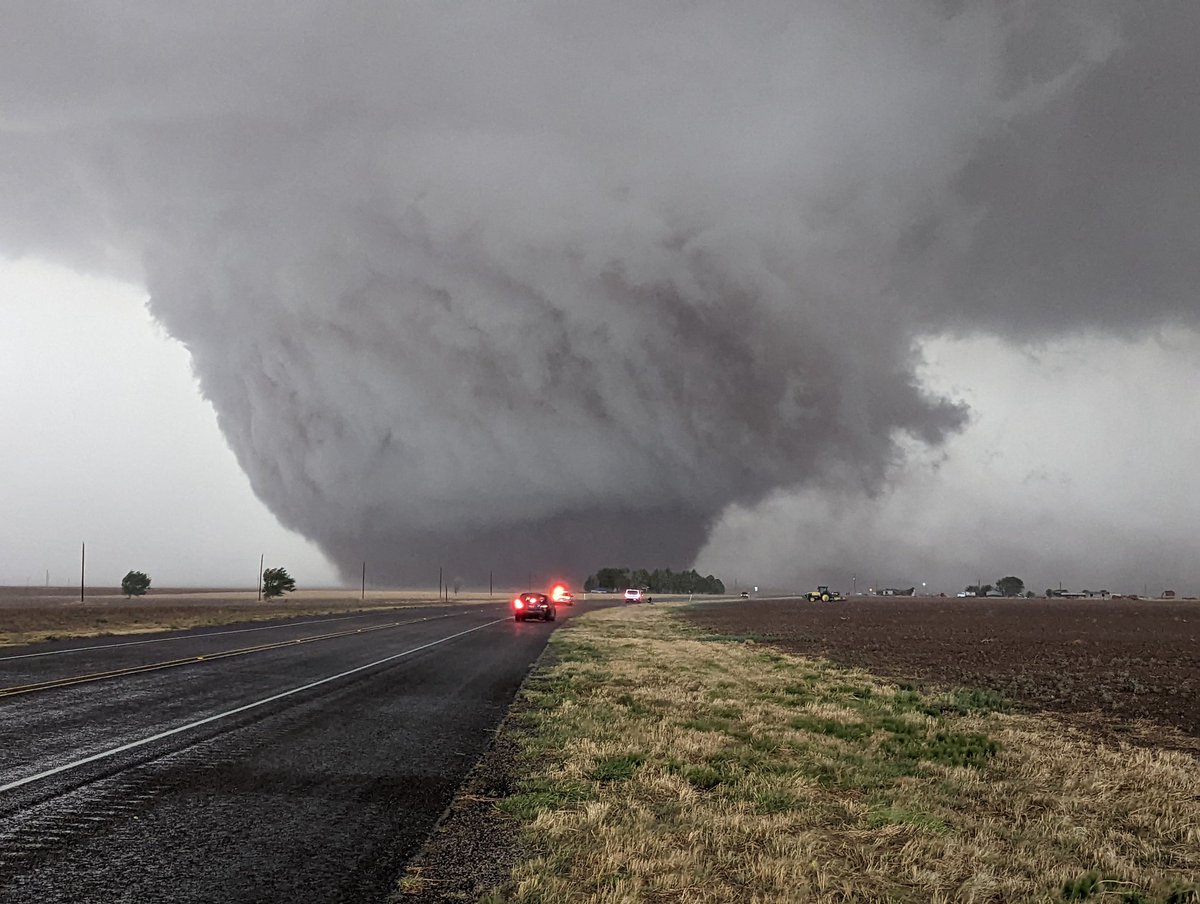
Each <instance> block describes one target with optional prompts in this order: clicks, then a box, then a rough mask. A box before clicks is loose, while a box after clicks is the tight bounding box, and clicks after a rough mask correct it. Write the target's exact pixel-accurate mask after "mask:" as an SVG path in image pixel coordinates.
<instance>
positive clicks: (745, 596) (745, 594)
mask: <svg viewBox="0 0 1200 904" xmlns="http://www.w3.org/2000/svg"><path fill="white" fill-rule="evenodd" d="M742 599H744V600H748V599H750V591H748V590H743V591H742Z"/></svg>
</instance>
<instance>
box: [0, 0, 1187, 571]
mask: <svg viewBox="0 0 1200 904" xmlns="http://www.w3.org/2000/svg"><path fill="white" fill-rule="evenodd" d="M1179 9H1181V7H1176V6H1162V7H1158V6H1150V5H1146V6H1138V7H1133V8H1131V11H1130V12H1129V13H1127V15H1126V17H1125V18H1124V19H1122V18H1119V17H1118V16H1116V15H1115V14H1113V13H1112V12H1111V11H1110V10H1108V9H1106V8H1105V7H1104V6H1102V5H1099V4H1092V3H1076V4H1070V3H1054V4H1049V3H1047V4H1014V5H1005V6H1001V5H997V4H983V3H979V4H974V3H964V4H949V5H947V4H936V3H926V2H918V0H913V2H908V3H900V2H888V3H877V4H853V5H851V4H837V5H834V4H827V3H818V2H812V3H795V2H792V0H789V2H782V0H780V2H768V0H761V2H747V3H740V4H736V5H728V4H718V3H661V4H653V3H651V4H648V3H643V2H637V3H634V2H625V3H610V4H583V3H520V4H498V3H493V2H487V3H483V2H476V3H463V2H450V3H446V2H440V3H427V4H405V5H396V4H391V3H346V4H336V5H334V4H322V3H288V4H244V3H203V4H184V5H179V4H172V5H163V4H158V3H152V2H144V3H125V4H122V5H121V6H120V7H119V10H118V8H115V7H113V6H111V5H105V4H74V3H37V4H26V5H24V6H22V5H19V4H18V5H13V4H9V5H8V6H7V7H6V8H5V11H4V12H3V13H2V14H0V16H2V17H3V18H2V20H0V195H2V196H3V198H4V199H5V200H4V202H3V204H2V205H0V250H2V251H4V252H6V253H8V254H11V255H20V254H36V255H43V256H49V257H52V258H55V259H59V260H63V261H66V262H68V263H71V264H74V265H76V266H80V267H84V268H90V269H97V270H104V271H107V272H112V273H117V274H120V275H125V276H135V277H136V278H138V279H141V280H144V281H145V283H146V285H147V286H148V287H149V290H150V292H151V296H152V301H151V306H152V310H153V311H154V313H155V315H156V316H157V317H158V318H159V319H160V320H161V321H162V322H163V323H164V324H165V325H166V327H167V328H168V329H169V330H170V331H171V333H172V334H173V335H174V336H176V337H178V338H179V339H181V340H182V341H183V342H185V343H186V344H187V346H188V348H189V349H190V351H191V353H192V355H193V360H194V365H195V368H196V372H197V374H198V376H199V378H200V382H201V386H202V389H203V391H204V393H205V395H206V396H207V397H208V398H210V399H211V400H212V401H213V403H214V406H215V407H216V409H217V412H218V415H219V418H220V423H221V426H222V429H223V430H224V432H225V434H226V436H227V437H228V439H229V441H230V444H231V446H232V447H233V449H234V451H235V452H236V454H237V455H238V458H239V460H240V462H241V463H242V466H243V467H244V468H245V469H246V471H247V473H248V474H249V475H250V478H251V480H252V483H253V486H254V488H255V490H256V492H257V493H258V494H259V495H260V496H261V497H262V498H263V499H264V500H265V501H266V502H267V504H268V505H269V506H270V507H271V508H272V510H273V511H274V512H275V513H276V514H277V515H278V516H279V517H280V519H281V520H282V521H283V522H284V523H285V524H286V525H288V526H290V527H293V528H295V529H297V530H299V531H300V532H302V533H304V534H305V535H306V536H309V537H311V538H313V539H315V540H316V541H318V542H319V543H320V544H321V546H322V547H323V548H324V549H325V550H326V551H327V552H329V553H330V554H331V556H332V557H333V558H334V559H335V560H336V561H338V562H339V563H340V564H341V565H342V566H343V567H347V568H350V569H352V563H356V562H357V561H359V560H360V559H362V558H367V559H370V560H371V561H373V562H384V561H388V562H392V563H394V565H393V568H394V571H393V574H392V577H398V578H401V579H403V578H406V577H411V576H412V575H413V571H412V569H413V568H415V567H418V566H419V565H421V564H422V563H425V564H427V563H428V562H429V561H431V560H432V559H433V558H434V557H437V559H438V560H439V561H446V562H448V563H451V565H452V568H454V569H455V570H456V571H458V572H460V573H464V574H467V573H470V572H472V570H474V571H475V572H476V573H479V572H481V571H485V570H488V569H491V568H496V569H497V570H503V569H511V571H512V572H513V573H523V572H524V569H525V567H526V566H525V563H526V562H527V561H529V560H530V559H535V560H537V561H538V562H539V563H544V564H545V565H546V566H547V567H562V568H567V569H576V570H578V571H583V570H585V569H591V568H594V567H595V566H596V565H598V564H603V563H605V562H609V561H625V560H632V559H636V560H637V561H642V562H646V563H660V562H675V563H679V564H684V563H685V562H686V560H687V559H688V558H689V557H690V556H691V555H692V554H693V553H694V551H695V550H696V549H697V548H698V545H699V543H700V542H701V541H702V539H703V536H704V532H705V529H706V525H707V523H708V522H709V520H710V519H711V518H712V517H713V516H714V515H716V514H717V513H718V512H720V511H721V510H722V509H723V508H724V507H725V506H726V505H727V504H729V503H730V502H735V501H737V502H752V501H754V500H756V499H758V498H760V497H761V496H762V495H763V494H765V493H767V492H769V491H771V490H773V489H775V488H778V487H784V486H791V485H796V484H800V483H803V482H806V481H820V480H827V479H834V478H833V477H832V476H831V475H837V479H845V475H847V474H848V475H852V476H851V478H850V479H852V480H854V481H857V482H861V483H863V484H865V485H867V486H872V485H874V484H876V483H877V482H878V481H880V480H881V479H882V477H883V475H884V474H885V473H886V469H887V466H888V464H889V461H890V460H891V459H892V458H893V456H894V455H895V454H896V452H895V449H894V447H893V444H892V442H893V439H894V438H895V437H896V436H899V435H902V434H911V435H914V436H917V437H919V438H921V439H924V440H926V441H929V442H935V443H936V442H937V441H939V439H941V438H942V437H944V436H945V435H946V433H947V432H948V431H951V430H953V429H955V428H956V427H958V426H959V425H960V424H961V422H962V414H961V411H960V410H959V409H957V408H955V407H953V406H950V405H948V404H946V403H944V402H942V401H939V400H938V399H934V398H929V397H928V396H927V395H925V394H924V393H923V392H922V390H921V389H920V388H919V386H918V382H917V378H916V376H915V372H914V362H913V354H912V347H913V341H914V339H915V338H916V337H917V336H918V335H920V334H921V333H928V332H937V331H938V330H941V329H943V328H952V329H968V330H969V329H975V328H988V329H997V330H1002V331H1015V330H1028V329H1036V328H1039V327H1040V326H1042V325H1045V326H1050V327H1054V328H1074V327H1077V326H1096V325H1099V326H1104V325H1105V324H1108V323H1112V324H1116V325H1119V326H1123V325H1124V324H1125V323H1127V322H1130V321H1131V320H1133V319H1134V315H1133V312H1134V310H1135V308H1134V302H1132V301H1130V300H1129V296H1128V293H1129V291H1131V287H1134V288H1139V290H1140V291H1141V293H1142V294H1141V295H1140V296H1139V297H1140V298H1143V299H1145V300H1146V307H1145V308H1144V309H1143V310H1142V313H1141V314H1139V315H1138V316H1139V317H1141V316H1145V315H1146V314H1149V315H1150V316H1154V317H1157V316H1168V315H1169V316H1189V317H1190V316H1192V315H1193V314H1194V306H1195V301H1194V295H1193V294H1190V293H1186V292H1183V291H1182V288H1183V287H1184V286H1186V285H1188V284H1189V281H1192V282H1193V283H1194V279H1193V277H1194V273H1193V269H1192V268H1193V267H1194V266H1195V262H1194V260H1193V259H1191V257H1190V256H1187V255H1184V256H1182V257H1181V256H1180V252H1181V251H1182V242H1181V237H1182V236H1183V235H1184V234H1185V233H1187V231H1188V230H1191V234H1193V235H1194V234H1195V228H1194V227H1195V226H1196V223H1195V216H1196V210H1197V205H1196V204H1195V203H1194V202H1193V201H1189V200H1188V198H1187V196H1186V194H1185V195H1184V196H1179V195H1177V192H1184V193H1186V192H1194V191H1195V185H1196V184H1197V182H1196V180H1195V178H1194V176H1195V175H1196V174H1195V172H1194V171H1195V168H1196V167H1197V166H1198V165H1200V154H1196V153H1195V151H1196V145H1197V141H1196V135H1195V133H1194V132H1195V128H1196V125H1195V121H1194V117H1193V119H1192V121H1190V122H1188V123H1186V124H1180V125H1179V126H1178V136H1177V137H1178V145H1179V151H1180V153H1179V154H1177V155H1172V156H1171V158H1170V160H1169V161H1165V162H1166V163H1169V165H1163V164H1164V161H1162V160H1160V161H1158V163H1159V165H1158V166H1157V167H1148V166H1146V165H1145V164H1146V162H1147V161H1146V160H1145V158H1144V157H1143V156H1142V155H1140V154H1138V153H1137V152H1135V151H1134V150H1133V149H1131V148H1129V147H1127V146H1122V147H1118V146H1115V145H1116V144H1117V139H1118V138H1122V137H1128V135H1127V130H1128V129H1131V128H1134V127H1135V126H1136V125H1138V124H1140V125H1141V126H1142V127H1144V128H1148V129H1152V131H1150V132H1148V133H1147V135H1146V139H1147V141H1148V142H1150V141H1154V142H1156V141H1158V140H1159V138H1161V136H1162V135H1163V134H1166V133H1167V132H1169V131H1170V129H1171V126H1170V125H1169V124H1167V123H1163V122H1160V121H1159V119H1158V117H1159V116H1163V117H1165V116H1168V115H1174V116H1178V117H1184V116H1185V114H1186V113H1187V109H1186V108H1187V106H1188V104H1189V100H1188V98H1186V97H1177V96H1174V94H1173V92H1177V91H1182V90H1185V89H1186V85H1187V84H1189V81H1188V80H1189V79H1193V81H1191V82H1190V84H1191V85H1193V87H1194V76H1195V73H1196V71H1197V68H1198V67H1197V64H1196V63H1194V62H1193V60H1192V58H1191V55H1189V54H1187V53H1185V48H1186V45H1187V42H1186V41H1185V39H1184V37H1183V33H1184V32H1185V31H1187V32H1190V33H1191V34H1193V35H1194V33H1195V29H1194V27H1193V26H1194V24H1195V22H1194V21H1193V18H1194V17H1193V16H1192V14H1191V13H1181V12H1179V11H1178V10H1179ZM1159 37H1164V38H1169V39H1170V40H1169V41H1168V46H1169V47H1170V48H1171V49H1170V53H1169V54H1168V55H1167V57H1165V58H1164V59H1162V60H1160V58H1159V57H1158V56H1157V55H1156V53H1155V52H1154V51H1153V50H1152V49H1151V47H1149V46H1148V45H1149V43H1150V42H1153V41H1156V40H1157V39H1158V38H1159ZM1159 66H1162V67H1165V69H1164V71H1162V72H1161V73H1159V75H1155V74H1154V73H1157V72H1158V69H1156V68H1155V67H1159ZM1156 78H1160V81H1159V82H1158V83H1156V82H1155V79H1156ZM1140 84H1157V85H1158V87H1157V88H1156V89H1155V90H1154V91H1151V92H1149V93H1150V94H1151V95H1153V96H1150V97H1148V96H1147V92H1146V91H1145V90H1141V89H1139V87H1138V85H1140ZM1168 95H1169V96H1168ZM1191 101H1193V102H1194V95H1193V96H1192V98H1191ZM1156 147H1157V145H1156ZM1089 189H1091V190H1089ZM1155 199H1159V200H1160V201H1162V202H1164V203H1160V204H1156V203H1152V202H1153V201H1154V200H1155ZM1058 201H1061V207H1060V205H1059V203H1057V202H1058ZM1167 202H1170V203H1167ZM1129 211H1133V212H1135V213H1136V214H1137V216H1130V217H1122V214H1123V213H1126V212H1129ZM1051 214H1053V215H1051ZM1118 221H1120V222H1118ZM1170 227H1173V228H1174V229H1176V230H1178V233H1177V234H1176V235H1175V236H1174V239H1175V242H1174V244H1167V245H1159V244H1158V242H1157V240H1158V239H1160V238H1161V237H1163V235H1164V234H1165V233H1166V232H1167V231H1168V228H1170ZM1125 238H1128V239H1129V240H1130V241H1131V242H1132V243H1133V246H1132V247H1137V248H1141V247H1145V248H1146V249H1147V250H1148V251H1150V250H1153V252H1154V253H1155V255H1157V256H1155V257H1153V258H1151V259H1150V261H1151V263H1149V264H1147V266H1153V268H1154V274H1153V278H1152V279H1150V278H1148V279H1147V280H1145V281H1138V280H1137V279H1136V278H1135V276H1136V274H1131V273H1129V272H1127V271H1126V269H1125V268H1123V267H1121V266H1119V265H1118V264H1119V262H1118V261H1117V260H1115V259H1114V257H1113V254H1112V247H1111V246H1114V245H1119V246H1120V247H1121V248H1125V247H1127V246H1125V245H1123V244H1121V242H1122V241H1123V240H1124V239H1125ZM1095 262H1100V264H1102V265H1103V266H1102V267H1100V268H1096V267H1095V266H1094V264H1095ZM1083 271H1087V272H1086V275H1087V279H1086V280H1084V281H1083V282H1080V283H1079V284H1078V285H1076V284H1075V283H1076V281H1077V277H1078V276H1079V274H1080V272H1083ZM1106 274H1107V275H1106ZM1099 288H1104V289H1106V290H1107V291H1106V292H1099V291H1098V289H1099Z"/></svg>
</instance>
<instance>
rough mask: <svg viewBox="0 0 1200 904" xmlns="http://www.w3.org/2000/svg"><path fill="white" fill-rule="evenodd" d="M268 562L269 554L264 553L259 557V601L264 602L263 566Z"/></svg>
mask: <svg viewBox="0 0 1200 904" xmlns="http://www.w3.org/2000/svg"><path fill="white" fill-rule="evenodd" d="M266 561H267V554H266V553H265V552H264V553H262V555H260V556H259V557H258V601H259V602H260V603H261V602H262V585H263V565H264V564H265V563H266Z"/></svg>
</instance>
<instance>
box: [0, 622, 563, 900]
mask: <svg viewBox="0 0 1200 904" xmlns="http://www.w3.org/2000/svg"><path fill="white" fill-rule="evenodd" d="M560 611H561V610H560ZM568 611H569V610H568ZM563 614H566V613H563ZM560 617H561V615H560ZM551 627H552V625H545V624H541V623H536V622H527V623H516V622H514V621H513V619H512V617H511V616H510V615H509V611H508V608H507V606H506V605H504V604H497V605H494V606H493V605H483V606H462V607H454V608H447V607H433V606H431V607H425V608H409V609H398V610H395V611H391V612H383V613H371V614H369V615H360V616H352V617H339V618H336V619H332V618H331V619H313V620H308V621H306V622H303V623H301V622H291V623H286V624H282V625H275V626H263V625H257V626H233V627H230V628H227V629H221V630H212V629H210V630H206V631H202V632H191V633H187V632H184V633H177V634H174V635H170V636H163V637H137V638H127V639H125V640H113V639H108V640H97V641H91V642H86V643H75V644H64V643H61V642H60V643H59V644H56V645H43V646H41V647H38V648H25V649H12V650H9V651H6V652H3V653H0V724H2V725H3V729H0V900H4V901H5V902H12V904H21V902H35V901H36V902H38V904H51V902H59V901H62V902H67V901H70V902H87V901H98V902H99V901H104V902H110V901H111V902H118V901H163V902H173V901H179V902H198V901H214V902H215V901H222V902H224V901H263V902H267V901H288V902H296V904H303V902H306V901H313V902H317V901H321V902H326V901H355V902H367V901H378V900H381V899H382V898H384V897H385V896H386V894H387V893H388V891H389V890H390V888H391V884H392V882H393V881H394V879H395V877H396V875H397V874H398V872H399V870H400V869H401V867H402V865H403V863H404V861H405V860H406V859H407V858H408V857H409V856H411V854H412V853H413V852H414V851H415V849H416V846H417V845H418V844H419V843H420V841H421V840H422V839H423V838H424V836H425V834H426V833H427V832H428V830H429V828H430V827H431V826H432V824H433V822H434V821H435V820H436V819H437V817H438V815H439V814H440V813H441V811H442V810H443V809H444V807H445V806H446V804H447V803H448V802H449V799H450V796H451V795H452V794H453V791H454V789H455V788H456V787H457V786H458V784H459V783H460V782H461V781H462V779H463V777H464V775H465V773H466V771H467V770H468V769H469V767H470V765H471V764H472V763H473V762H474V760H475V759H476V758H477V757H478V755H479V754H480V753H481V752H482V751H483V749H484V748H485V747H486V746H487V743H488V741H489V733H490V732H491V731H494V729H495V727H496V726H497V724H498V723H499V720H500V719H501V718H502V716H503V714H504V712H505V710H506V709H507V707H508V705H509V703H510V702H511V701H512V698H513V695H514V694H515V692H516V689H517V687H518V686H519V684H520V682H521V681H522V679H523V678H524V676H525V674H526V672H527V670H528V668H529V665H530V664H531V663H532V661H533V660H534V659H535V658H536V657H537V656H538V654H539V653H540V652H541V650H542V649H543V647H544V645H545V642H546V639H547V637H548V636H549V632H550V629H551ZM30 654H35V655H30Z"/></svg>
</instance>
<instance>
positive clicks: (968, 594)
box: [954, 590, 975, 597]
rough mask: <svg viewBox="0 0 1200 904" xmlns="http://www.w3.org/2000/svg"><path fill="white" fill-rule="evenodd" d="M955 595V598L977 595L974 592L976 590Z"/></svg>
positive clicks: (962, 591) (961, 591)
mask: <svg viewBox="0 0 1200 904" xmlns="http://www.w3.org/2000/svg"><path fill="white" fill-rule="evenodd" d="M954 595H955V596H960V597H961V596H974V595H975V591H974V590H971V591H967V590H960V591H958V593H956V594H954Z"/></svg>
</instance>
